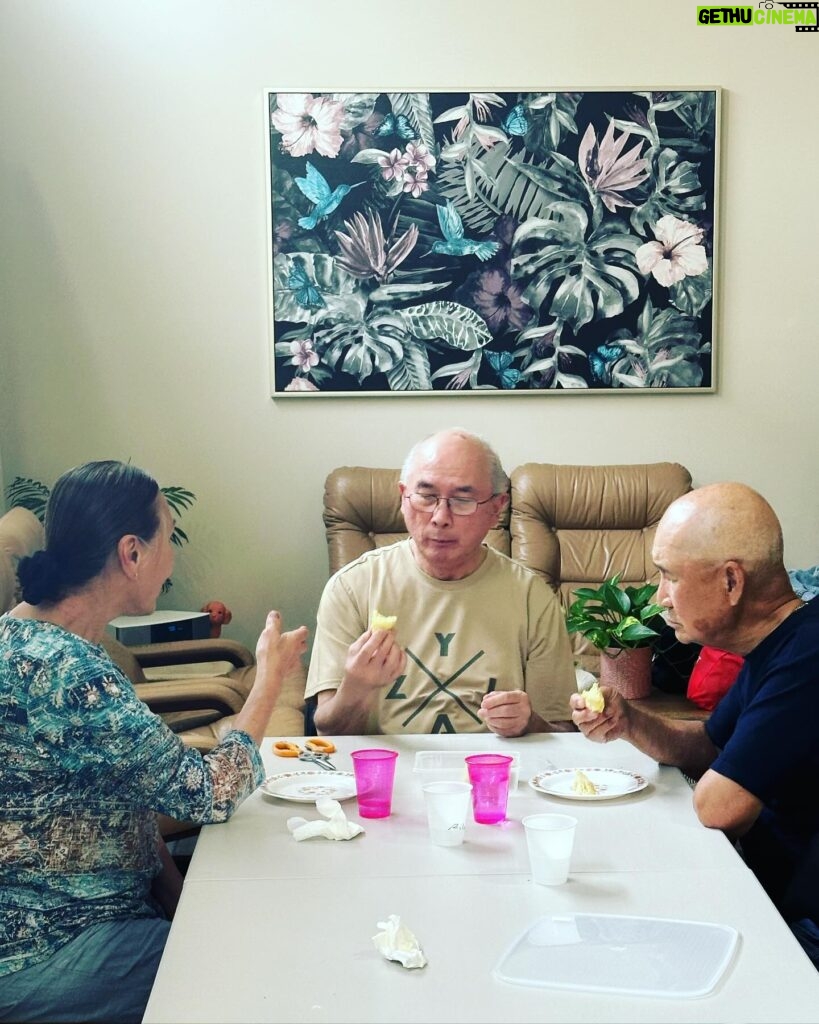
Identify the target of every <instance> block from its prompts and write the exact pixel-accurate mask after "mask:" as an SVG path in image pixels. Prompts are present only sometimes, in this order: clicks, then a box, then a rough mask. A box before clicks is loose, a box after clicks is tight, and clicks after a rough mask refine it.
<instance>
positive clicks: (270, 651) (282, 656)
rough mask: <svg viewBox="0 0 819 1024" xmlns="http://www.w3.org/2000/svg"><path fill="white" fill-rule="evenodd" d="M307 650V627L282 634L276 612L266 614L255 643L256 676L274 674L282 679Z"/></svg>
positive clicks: (279, 616)
mask: <svg viewBox="0 0 819 1024" xmlns="http://www.w3.org/2000/svg"><path fill="white" fill-rule="evenodd" d="M306 650H307V627H306V626H299V628H298V629H291V630H289V631H288V632H286V633H282V617H281V615H280V614H279V613H278V612H277V611H271V612H268V614H267V620H266V621H265V626H264V629H263V630H262V632H261V635H260V636H259V639H258V641H257V643H256V665H257V669H256V674H257V676H258V675H260V674H267V673H270V672H272V673H274V674H275V675H276V676H278V678H279V679H284V678H285V677H286V676H288V675H289V674H290V673H291V672H292V671H293V669H295V668H296V666H297V665H298V664H299V661H300V659H301V656H302V655H303V654H304V653H305V651H306Z"/></svg>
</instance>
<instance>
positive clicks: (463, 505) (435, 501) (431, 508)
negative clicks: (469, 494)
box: [404, 491, 498, 516]
mask: <svg viewBox="0 0 819 1024" xmlns="http://www.w3.org/2000/svg"><path fill="white" fill-rule="evenodd" d="M497 496H498V495H497V492H496V493H495V494H491V495H490V496H489V497H488V498H486V499H485V500H484V501H478V500H477V499H476V498H444V497H442V496H441V495H440V494H422V493H421V492H420V491H411V492H408V493H406V494H405V495H404V497H405V498H406V499H407V501H408V502H409V503H410V505H411V506H412V507H413V508H414V509H415V511H416V512H427V513H429V514H430V515H432V514H434V513H435V512H437V510H438V505H439V504H440V503H441V502H442V501H443V502H445V503H446V506H447V508H448V509H449V511H450V512H451V513H452V515H453V516H474V515H475V513H476V512H477V511H478V506H479V505H486V504H488V502H490V501H491V500H492V499H493V498H497Z"/></svg>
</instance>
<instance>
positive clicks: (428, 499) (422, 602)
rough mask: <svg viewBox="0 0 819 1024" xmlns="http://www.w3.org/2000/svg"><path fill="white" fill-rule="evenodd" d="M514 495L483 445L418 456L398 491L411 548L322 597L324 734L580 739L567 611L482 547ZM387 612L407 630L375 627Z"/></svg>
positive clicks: (466, 440) (447, 434)
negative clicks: (559, 733) (572, 700)
mask: <svg viewBox="0 0 819 1024" xmlns="http://www.w3.org/2000/svg"><path fill="white" fill-rule="evenodd" d="M508 484H509V481H508V478H507V476H506V473H505V472H504V471H503V467H502V466H501V464H500V460H499V459H498V457H497V455H496V454H495V452H494V451H493V449H492V448H491V447H490V446H489V445H488V444H487V443H486V442H485V441H484V440H483V439H481V438H479V437H477V436H476V435H474V434H470V433H467V432H466V431H463V430H457V429H455V430H446V431H442V432H440V433H437V434H433V435H432V436H431V437H428V438H426V439H424V440H423V441H420V442H419V443H418V444H416V445H415V446H414V447H413V448H412V450H411V451H410V453H409V455H408V456H407V458H406V461H405V462H404V466H403V468H402V470H401V478H400V482H399V484H398V487H399V491H400V494H401V510H402V513H403V516H404V521H405V522H406V525H407V530H408V532H409V537H408V538H407V539H406V540H402V541H399V542H398V543H396V544H391V545H389V546H388V547H384V548H379V549H377V550H375V551H370V552H368V553H367V554H365V555H362V556H361V558H358V559H356V560H355V561H354V562H351V563H350V564H349V565H346V566H344V567H343V568H342V569H340V570H339V571H338V572H337V573H335V575H334V576H332V577H331V579H330V580H329V581H328V583H327V585H326V587H325V589H324V593H323V595H322V598H321V603H320V605H319V610H318V620H317V626H316V637H315V643H314V647H313V654H312V657H311V660H310V670H309V674H308V680H307V688H306V691H305V696H306V697H308V698H310V697H313V696H315V697H316V698H317V706H316V711H315V725H316V728H317V729H318V731H319V732H320V733H324V734H334V735H343V734H345V733H347V734H372V733H439V732H448V733H461V732H465V733H468V732H486V731H491V732H493V733H496V734H497V735H499V736H522V735H524V734H525V733H529V732H549V731H556V730H571V729H574V725H573V724H572V722H571V721H570V719H569V709H568V700H569V697H570V695H571V694H572V693H573V692H574V690H575V689H576V684H575V673H574V667H573V661H572V652H571V646H570V643H569V637H568V634H567V632H566V626H565V621H564V617H563V613H562V610H561V608H560V604H559V602H558V599H557V598H556V597H555V595H554V594H553V593H552V591H551V590H550V588H549V587H548V586H547V585H546V583H545V582H544V581H543V580H542V579H541V578H540V577H539V576H537V575H536V574H535V573H533V572H532V571H531V570H529V569H526V568H525V567H523V566H521V565H519V564H518V563H517V562H513V561H512V560H511V559H510V558H507V557H506V556H505V555H502V554H500V553H499V552H498V551H495V550H494V549H492V548H489V547H487V546H486V545H485V544H484V540H485V538H486V535H487V533H488V532H489V531H490V530H491V529H492V527H493V526H495V524H496V523H497V521H498V516H499V515H500V513H501V511H502V510H503V508H504V506H505V505H506V503H507V501H508V495H507V491H508ZM376 610H378V611H379V612H381V613H382V614H384V615H395V616H396V617H397V622H396V625H395V628H394V629H388V630H384V629H372V628H370V624H371V621H372V615H373V612H374V611H376Z"/></svg>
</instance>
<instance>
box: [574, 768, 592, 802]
mask: <svg viewBox="0 0 819 1024" xmlns="http://www.w3.org/2000/svg"><path fill="white" fill-rule="evenodd" d="M572 791H573V792H575V793H580V794H581V795H582V796H594V795H595V793H597V786H595V784H594V783H593V782H592V780H591V779H590V778H589V777H588V775H586V773H585V772H581V771H580V769H579V768H577V769H575V773H574V782H572Z"/></svg>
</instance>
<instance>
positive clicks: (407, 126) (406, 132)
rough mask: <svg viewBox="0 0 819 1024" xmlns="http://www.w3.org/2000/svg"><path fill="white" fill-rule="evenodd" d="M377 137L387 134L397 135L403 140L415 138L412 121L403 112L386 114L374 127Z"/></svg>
mask: <svg viewBox="0 0 819 1024" xmlns="http://www.w3.org/2000/svg"><path fill="white" fill-rule="evenodd" d="M375 134H376V137H377V138H380V139H383V138H385V137H386V136H388V135H397V136H398V138H399V139H404V141H405V142H407V141H409V140H410V139H414V138H415V129H414V128H413V127H412V122H411V121H410V119H409V118H408V117H405V116H404V114H392V113H390V114H387V116H386V117H385V118H384V120H383V121H382V122H381V124H380V125H379V126H378V127H377V128H376V130H375Z"/></svg>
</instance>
